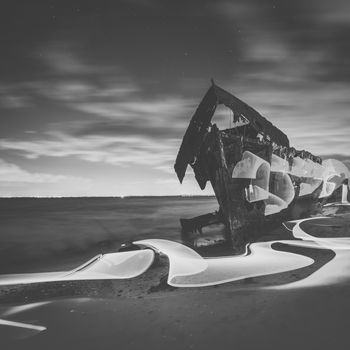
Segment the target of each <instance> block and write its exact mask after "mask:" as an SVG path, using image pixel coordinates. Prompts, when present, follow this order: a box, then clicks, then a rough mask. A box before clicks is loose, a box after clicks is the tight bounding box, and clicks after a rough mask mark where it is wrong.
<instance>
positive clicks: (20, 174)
mask: <svg viewBox="0 0 350 350" xmlns="http://www.w3.org/2000/svg"><path fill="white" fill-rule="evenodd" d="M64 180H75V181H83V182H86V181H88V180H87V179H84V178H77V177H70V176H63V175H57V174H47V173H40V172H35V173H32V172H29V171H27V170H24V169H22V168H21V167H19V166H18V165H16V164H13V163H9V162H7V161H5V160H3V159H0V183H2V184H3V183H33V184H34V183H36V184H40V183H48V184H52V183H57V182H62V181H64Z"/></svg>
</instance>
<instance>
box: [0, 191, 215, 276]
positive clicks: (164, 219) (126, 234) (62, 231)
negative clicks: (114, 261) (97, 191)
mask: <svg viewBox="0 0 350 350" xmlns="http://www.w3.org/2000/svg"><path fill="white" fill-rule="evenodd" d="M217 209H218V205H217V202H216V199H215V198H212V197H133V198H50V199H46V198H45V199H44V198H41V199H36V198H25V199H23V198H15V199H0V273H12V272H29V271H38V269H39V270H40V271H49V270H52V269H57V270H61V269H65V268H67V269H69V268H72V267H75V266H76V265H77V264H80V263H82V262H84V261H85V260H87V259H89V258H91V257H92V256H94V255H96V254H99V253H106V252H113V251H116V250H118V248H119V247H120V244H121V243H122V242H125V241H128V240H136V239H143V238H165V239H170V240H176V241H180V240H181V228H180V223H179V218H180V217H193V216H196V215H200V214H205V213H209V212H212V211H215V210H217Z"/></svg>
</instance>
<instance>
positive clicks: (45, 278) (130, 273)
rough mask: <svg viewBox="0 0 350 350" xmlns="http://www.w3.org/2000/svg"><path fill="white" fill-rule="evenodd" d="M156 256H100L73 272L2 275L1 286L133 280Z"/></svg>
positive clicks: (144, 253)
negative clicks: (75, 281)
mask: <svg viewBox="0 0 350 350" xmlns="http://www.w3.org/2000/svg"><path fill="white" fill-rule="evenodd" d="M154 256H155V254H154V251H152V250H151V249H145V250H135V251H130V252H120V253H111V254H104V255H98V256H97V257H95V258H93V259H91V260H89V261H88V262H87V263H85V264H84V265H82V266H80V267H78V268H76V269H74V270H72V271H61V272H44V273H27V274H13V275H0V285H11V284H24V283H26V284H27V283H39V282H55V281H74V280H98V279H125V278H133V277H136V276H139V275H141V274H142V273H144V272H145V271H146V270H148V268H149V267H150V266H151V265H152V263H153V260H154Z"/></svg>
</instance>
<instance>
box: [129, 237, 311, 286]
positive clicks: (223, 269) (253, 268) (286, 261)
mask: <svg viewBox="0 0 350 350" xmlns="http://www.w3.org/2000/svg"><path fill="white" fill-rule="evenodd" d="M276 242H280V243H289V241H273V242H261V243H254V244H252V245H251V246H250V250H251V254H249V255H240V256H233V257H224V258H223V257H221V258H208V259H203V258H202V257H201V256H200V255H198V254H197V253H195V252H194V251H192V249H189V248H188V247H185V246H183V245H182V244H179V243H175V242H171V241H165V240H161V239H160V240H158V239H149V240H142V241H138V242H135V243H136V244H142V245H145V246H149V247H152V248H154V249H156V250H159V251H161V252H162V253H164V254H165V255H167V256H168V258H169V263H170V269H169V275H168V284H169V285H172V286H174V287H204V286H211V285H217V284H222V283H226V282H232V281H237V280H241V279H244V278H248V277H257V276H264V275H270V274H274V273H279V272H285V271H290V270H295V269H298V268H301V267H305V266H308V265H311V264H312V263H313V262H314V260H313V259H311V258H309V257H305V256H303V255H298V254H294V253H287V252H282V251H277V250H274V249H272V248H271V245H272V244H273V243H276ZM193 253H194V254H193Z"/></svg>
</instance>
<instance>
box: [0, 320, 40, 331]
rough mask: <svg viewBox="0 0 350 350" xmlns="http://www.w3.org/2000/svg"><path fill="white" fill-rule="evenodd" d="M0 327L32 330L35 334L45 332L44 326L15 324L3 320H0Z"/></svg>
mask: <svg viewBox="0 0 350 350" xmlns="http://www.w3.org/2000/svg"><path fill="white" fill-rule="evenodd" d="M0 325H1V326H10V327H18V328H25V329H30V330H33V331H35V332H42V331H44V330H46V327H45V326H37V325H35V324H29V323H23V322H15V321H9V320H3V319H0Z"/></svg>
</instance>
